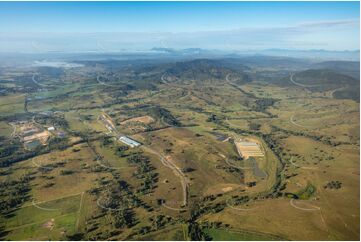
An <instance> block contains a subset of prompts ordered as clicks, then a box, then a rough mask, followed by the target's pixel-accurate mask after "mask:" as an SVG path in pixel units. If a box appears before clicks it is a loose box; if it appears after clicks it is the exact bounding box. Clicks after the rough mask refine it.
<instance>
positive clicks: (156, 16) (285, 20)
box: [0, 2, 360, 52]
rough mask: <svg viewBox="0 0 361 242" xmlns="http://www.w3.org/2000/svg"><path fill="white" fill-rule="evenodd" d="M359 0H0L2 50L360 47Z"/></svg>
mask: <svg viewBox="0 0 361 242" xmlns="http://www.w3.org/2000/svg"><path fill="white" fill-rule="evenodd" d="M359 18H360V6H359V2H0V51H2V52H4V51H5V52H6V51H7V52H11V51H30V52H31V51H45V52H46V51H96V50H98V51H120V50H145V49H150V48H152V47H163V48H176V49H181V48H209V49H220V50H255V49H270V48H271V49H272V48H281V49H326V50H356V49H359V41H360V40H359V34H360V30H359V28H360V26H359Z"/></svg>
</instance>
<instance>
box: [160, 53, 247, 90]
mask: <svg viewBox="0 0 361 242" xmlns="http://www.w3.org/2000/svg"><path fill="white" fill-rule="evenodd" d="M158 68H162V69H163V72H164V73H166V74H167V80H168V81H177V82H179V81H187V80H188V81H189V80H194V81H195V82H197V83H200V82H204V81H217V82H220V81H225V78H226V76H227V75H228V74H232V75H235V76H237V77H238V78H237V82H238V84H244V83H247V82H250V81H251V78H250V77H249V76H248V75H247V74H246V73H244V72H243V71H244V70H246V69H249V68H248V67H246V66H244V65H241V64H240V63H234V62H232V61H230V60H227V59H220V60H210V59H196V60H190V61H180V62H175V63H172V64H168V65H162V66H161V67H159V66H158Z"/></svg>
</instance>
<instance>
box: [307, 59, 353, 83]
mask: <svg viewBox="0 0 361 242" xmlns="http://www.w3.org/2000/svg"><path fill="white" fill-rule="evenodd" d="M312 67H313V68H314V69H328V70H332V71H337V72H339V73H342V74H345V75H349V76H351V77H353V78H355V79H357V80H360V62H358V61H325V62H320V63H316V64H314V65H313V66H312Z"/></svg>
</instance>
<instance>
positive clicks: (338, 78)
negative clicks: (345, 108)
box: [293, 69, 360, 101]
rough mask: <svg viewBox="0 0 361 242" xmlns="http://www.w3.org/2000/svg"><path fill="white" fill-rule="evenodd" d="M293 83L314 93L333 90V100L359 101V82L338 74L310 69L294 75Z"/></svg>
mask: <svg viewBox="0 0 361 242" xmlns="http://www.w3.org/2000/svg"><path fill="white" fill-rule="evenodd" d="M293 81H294V82H295V83H297V84H299V85H303V86H305V87H307V89H309V90H311V91H314V92H322V91H332V90H335V92H334V93H333V97H335V98H340V99H353V100H356V101H358V100H359V96H360V94H359V93H360V92H359V88H360V81H359V80H357V79H355V78H353V77H351V76H348V75H344V74H341V73H338V72H334V71H331V70H327V69H326V70H325V69H321V70H320V69H311V70H306V71H301V72H298V73H296V74H295V75H294V76H293Z"/></svg>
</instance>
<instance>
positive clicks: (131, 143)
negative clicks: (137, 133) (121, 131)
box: [119, 136, 141, 148]
mask: <svg viewBox="0 0 361 242" xmlns="http://www.w3.org/2000/svg"><path fill="white" fill-rule="evenodd" d="M119 140H120V141H121V142H123V143H124V144H126V145H129V146H130V147H132V148H134V147H137V146H140V145H141V144H140V143H139V142H137V141H135V140H132V139H131V138H128V137H127V136H122V137H120V138H119Z"/></svg>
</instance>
